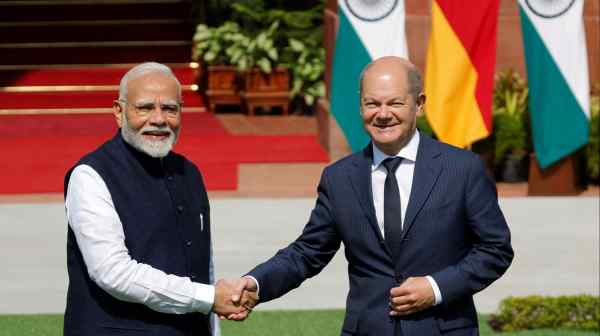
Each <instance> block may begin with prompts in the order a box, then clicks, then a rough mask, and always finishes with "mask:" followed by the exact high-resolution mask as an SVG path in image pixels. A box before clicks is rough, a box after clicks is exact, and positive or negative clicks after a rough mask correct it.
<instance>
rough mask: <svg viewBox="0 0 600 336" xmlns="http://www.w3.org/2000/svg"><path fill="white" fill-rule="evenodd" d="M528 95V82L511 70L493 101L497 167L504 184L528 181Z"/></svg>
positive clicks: (502, 75) (501, 76)
mask: <svg viewBox="0 0 600 336" xmlns="http://www.w3.org/2000/svg"><path fill="white" fill-rule="evenodd" d="M528 95H529V90H528V88H527V86H526V84H525V81H524V80H523V79H522V78H521V77H520V76H519V75H518V74H517V73H516V72H514V71H512V70H508V71H505V72H501V73H500V74H499V75H498V76H497V78H496V87H495V90H494V99H493V118H494V143H495V152H494V163H495V167H496V169H495V170H496V174H495V175H496V178H497V179H499V180H500V181H504V182H523V181H526V180H527V168H528V165H527V154H528V149H527V148H528V142H529V140H528V133H527V129H528V128H527V120H528V119H527V118H528V113H527V110H528Z"/></svg>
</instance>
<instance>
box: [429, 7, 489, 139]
mask: <svg viewBox="0 0 600 336" xmlns="http://www.w3.org/2000/svg"><path fill="white" fill-rule="evenodd" d="M499 4H500V1H499V0H477V1H464V0H463V1H457V0H434V1H433V3H432V7H431V35H430V39H429V47H428V50H427V68H426V74H425V94H426V95H427V104H426V105H425V115H426V116H427V119H428V121H429V123H430V125H431V127H432V129H433V131H434V132H435V134H436V136H437V137H438V139H440V140H441V141H443V142H446V143H449V144H452V145H454V146H458V147H465V146H468V145H470V144H471V143H473V142H475V141H477V140H479V139H483V138H485V137H487V136H488V135H490V132H491V129H492V95H493V90H494V66H495V63H496V30H497V23H498V8H499Z"/></svg>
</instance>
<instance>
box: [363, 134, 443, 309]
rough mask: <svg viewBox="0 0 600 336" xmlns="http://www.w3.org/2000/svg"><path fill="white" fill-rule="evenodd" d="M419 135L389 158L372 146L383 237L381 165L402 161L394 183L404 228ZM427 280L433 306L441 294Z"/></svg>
mask: <svg viewBox="0 0 600 336" xmlns="http://www.w3.org/2000/svg"><path fill="white" fill-rule="evenodd" d="M419 140H420V135H419V131H415V134H414V135H413V137H412V138H411V139H410V141H409V142H408V143H407V144H406V146H404V147H402V149H400V152H398V153H397V154H396V155H395V156H390V155H387V154H385V153H384V152H382V151H381V150H380V149H379V148H377V146H375V144H373V145H372V146H373V164H372V165H371V186H372V187H371V188H372V190H373V203H374V206H375V216H376V217H377V224H378V225H379V230H380V231H381V235H382V236H383V237H385V229H384V223H383V194H384V186H385V178H386V176H387V170H386V169H385V167H384V166H383V165H382V164H381V163H382V162H383V161H384V160H385V159H387V158H389V157H401V158H402V161H401V162H400V165H399V166H398V169H397V170H396V181H398V190H399V191H400V204H399V206H400V209H401V210H402V212H401V216H402V226H403V227H404V217H405V214H406V208H407V206H408V202H409V200H410V192H411V190H412V182H413V176H414V175H415V162H416V161H417V152H418V149H419ZM427 280H429V283H430V284H431V287H432V288H433V292H434V294H435V304H436V305H437V304H440V303H441V302H442V293H441V292H440V289H439V287H438V285H437V283H436V282H435V280H434V279H433V278H432V277H431V276H427Z"/></svg>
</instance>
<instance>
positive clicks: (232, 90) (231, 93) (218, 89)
mask: <svg viewBox="0 0 600 336" xmlns="http://www.w3.org/2000/svg"><path fill="white" fill-rule="evenodd" d="M206 77H207V78H206V97H207V100H208V104H209V107H210V110H211V111H213V112H215V111H216V108H217V105H238V106H239V105H240V104H241V99H240V85H239V83H240V81H239V78H238V74H237V71H236V68H235V67H234V66H229V65H211V66H208V67H207V68H206Z"/></svg>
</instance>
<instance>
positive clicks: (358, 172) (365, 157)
mask: <svg viewBox="0 0 600 336" xmlns="http://www.w3.org/2000/svg"><path fill="white" fill-rule="evenodd" d="M372 163H373V148H372V147H371V144H370V143H369V145H367V147H365V149H363V151H362V153H360V154H359V155H357V156H356V157H355V159H354V162H353V164H354V165H353V166H354V167H353V171H352V172H350V174H349V177H350V182H351V184H352V188H353V189H354V193H355V194H356V197H357V198H358V199H359V201H360V205H361V207H362V209H363V211H364V213H365V215H366V216H367V219H368V222H369V224H370V225H371V227H372V229H373V230H374V231H375V234H377V238H378V239H379V242H380V243H382V244H380V245H381V246H383V247H384V249H385V251H386V252H387V253H388V254H389V255H390V257H391V255H392V254H391V252H390V250H389V249H388V248H387V246H386V245H385V243H384V241H385V240H384V239H383V236H382V235H381V230H380V229H379V225H378V224H377V217H376V216H375V207H374V206H373V191H372V188H371V165H372Z"/></svg>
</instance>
